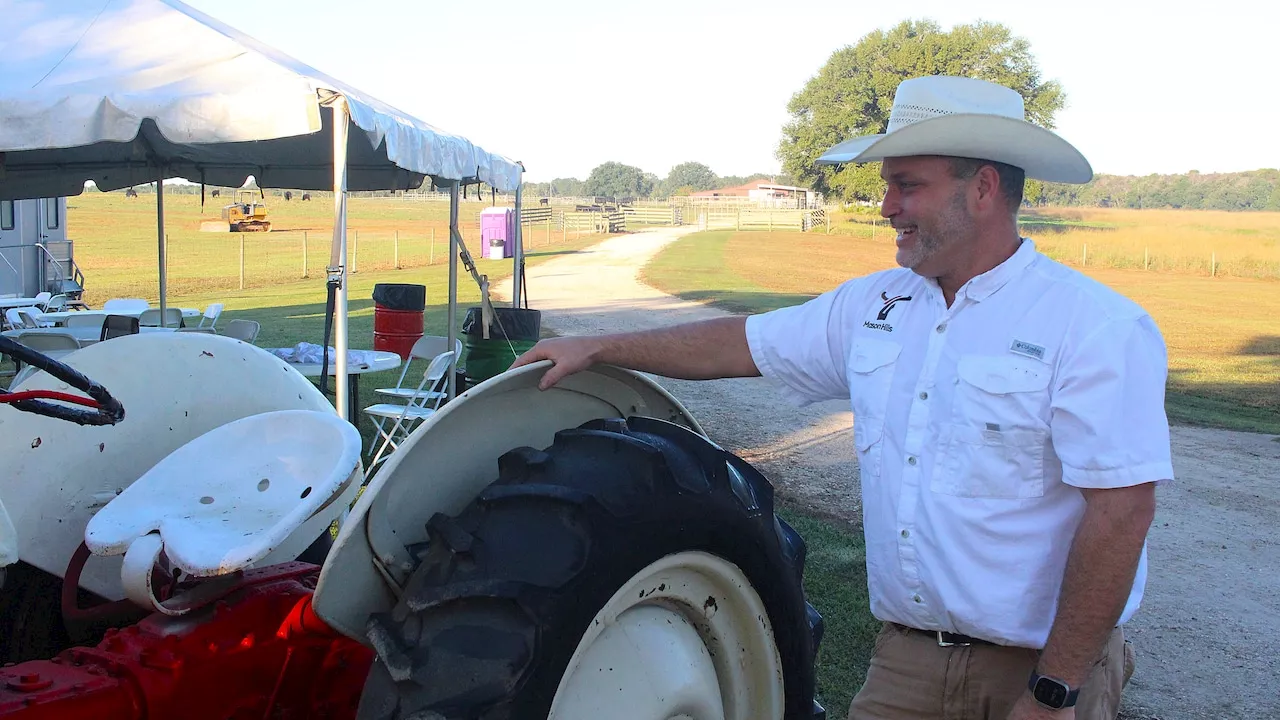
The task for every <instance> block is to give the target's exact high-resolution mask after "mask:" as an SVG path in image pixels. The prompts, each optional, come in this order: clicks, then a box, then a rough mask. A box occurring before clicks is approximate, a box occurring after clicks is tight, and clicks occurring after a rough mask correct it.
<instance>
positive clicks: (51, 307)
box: [39, 295, 67, 313]
mask: <svg viewBox="0 0 1280 720" xmlns="http://www.w3.org/2000/svg"><path fill="white" fill-rule="evenodd" d="M39 309H40V311H42V312H50V313H51V312H62V311H63V310H66V309H67V296H66V295H54V296H53V297H51V298H49V299H48V300H46V301H45V302H44V305H43V306H41V307H40V308H39Z"/></svg>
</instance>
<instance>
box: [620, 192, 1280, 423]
mask: <svg viewBox="0 0 1280 720" xmlns="http://www.w3.org/2000/svg"><path fill="white" fill-rule="evenodd" d="M1147 213H1149V214H1150V217H1151V218H1152V219H1151V221H1150V223H1151V224H1150V225H1144V224H1143V222H1144V221H1143V220H1142V218H1144V217H1146V214H1147ZM868 219H869V218H868ZM1055 221H1058V222H1061V223H1063V224H1065V225H1066V226H1067V227H1068V228H1073V229H1068V230H1065V231H1062V232H1048V233H1046V234H1044V236H1043V237H1044V238H1045V239H1043V240H1042V239H1041V237H1037V236H1036V231H1035V230H1034V229H1033V227H1032V226H1033V225H1035V224H1038V225H1039V226H1041V227H1043V226H1045V225H1049V224H1051V223H1052V222H1055ZM1104 221H1105V222H1107V223H1110V224H1111V225H1114V226H1116V228H1117V229H1116V230H1114V231H1107V232H1099V231H1094V230H1085V229H1075V228H1076V226H1074V225H1072V223H1079V222H1093V223H1098V222H1104ZM849 226H855V227H854V230H856V232H850V231H849ZM841 230H842V232H840V233H838V234H837V233H833V234H832V235H829V236H828V235H825V234H820V233H807V234H802V233H777V232H775V233H761V232H740V233H739V232H732V231H717V232H706V233H697V234H695V235H692V236H689V237H687V238H685V239H683V240H681V241H679V242H677V243H675V244H673V245H672V246H670V247H668V248H667V249H666V250H665V251H664V252H663V253H662V254H661V255H659V256H658V257H657V258H656V259H655V260H654V262H653V263H651V264H650V265H649V267H647V268H646V269H645V271H644V277H645V280H646V282H648V283H649V284H651V285H654V286H655V287H658V288H661V289H663V290H665V291H667V292H670V293H673V294H676V295H680V296H681V297H685V298H687V299H692V300H701V301H707V302H712V303H715V304H717V305H720V306H722V307H724V308H726V309H729V310H732V311H735V312H760V311H764V310H770V309H773V308H777V307H782V306H784V305H791V304H795V303H798V302H803V301H805V300H807V299H809V298H811V297H813V296H815V295H817V294H818V293H821V292H824V291H826V290H829V289H831V288H833V287H835V286H836V285H838V284H839V283H840V282H843V281H844V280H846V279H848V278H850V277H854V276H857V275H862V274H865V273H869V272H874V271H877V270H882V269H885V268H888V267H892V266H893V246H892V239H893V236H892V234H891V232H892V231H891V230H889V229H887V228H886V227H885V225H884V221H883V220H881V221H880V226H879V227H878V228H876V229H874V232H875V236H874V239H873V236H872V233H873V227H872V226H871V225H870V224H869V223H845V227H842V228H841ZM1024 235H1029V236H1031V237H1033V239H1035V240H1036V242H1037V246H1038V247H1041V248H1043V249H1044V250H1045V251H1046V252H1047V254H1049V255H1050V256H1051V257H1052V256H1055V255H1056V256H1057V257H1056V258H1055V259H1058V260H1059V261H1062V262H1066V263H1068V264H1070V265H1073V266H1076V267H1078V268H1079V269H1081V270H1082V271H1084V272H1085V273H1086V274H1088V275H1090V276H1091V277H1093V278H1095V279H1097V280H1099V281H1101V282H1103V283H1105V284H1107V285H1108V286H1110V287H1112V288H1114V289H1115V290H1117V291H1118V292H1120V293H1123V294H1124V295H1126V296H1128V297H1130V298H1132V299H1133V300H1134V301H1136V302H1138V303H1139V304H1141V305H1142V306H1143V307H1144V308H1146V310H1147V311H1148V312H1150V313H1151V315H1152V317H1154V318H1155V320H1156V322H1157V323H1158V324H1159V326H1160V329H1161V331H1162V332H1163V334H1164V338H1165V342H1166V344H1167V345H1168V348H1169V385H1168V411H1169V416H1170V419H1171V420H1173V421H1175V422H1183V423H1191V424H1201V425H1208V426H1214V427H1224V428H1231V429H1238V430H1254V431H1260V432H1270V433H1280V273H1278V274H1277V276H1276V278H1275V279H1264V278H1260V277H1238V276H1236V275H1234V274H1229V273H1225V272H1221V271H1220V272H1219V273H1218V275H1217V277H1211V276H1210V274H1209V273H1208V272H1207V271H1198V270H1196V269H1195V267H1194V266H1193V265H1192V264H1191V263H1190V260H1187V262H1186V263H1183V264H1181V265H1176V264H1175V265H1171V266H1169V267H1166V268H1165V269H1152V270H1146V271H1144V270H1142V269H1141V266H1140V265H1139V267H1137V268H1136V269H1135V268H1124V267H1111V266H1103V265H1102V261H1101V259H1100V258H1107V257H1112V258H1120V259H1123V258H1126V257H1128V255H1126V253H1127V252H1129V250H1126V248H1132V247H1141V245H1134V243H1144V242H1147V241H1149V242H1151V244H1152V252H1153V254H1155V255H1156V256H1157V257H1171V258H1177V257H1183V258H1190V255H1188V254H1187V253H1189V252H1191V250H1190V249H1191V248H1192V247H1198V246H1199V245H1197V244H1198V243H1202V242H1203V243H1204V246H1205V247H1208V246H1209V245H1213V246H1216V247H1220V248H1223V250H1222V252H1223V253H1226V254H1227V257H1228V258H1236V259H1242V258H1255V259H1257V261H1256V262H1255V261H1250V262H1251V263H1253V264H1252V265H1248V267H1261V268H1266V267H1269V265H1267V264H1266V263H1275V264H1276V266H1277V268H1280V247H1277V244H1278V243H1280V214H1275V213H1252V214H1247V213H1236V214H1230V213H1217V212H1202V211H1186V212H1183V211H1147V210H1140V211H1082V212H1077V211H1075V210H1068V211H1064V212H1061V213H1059V212H1058V211H1053V212H1043V213H1041V214H1039V215H1037V216H1036V220H1035V221H1034V223H1030V222H1029V223H1028V224H1027V227H1024ZM1080 237H1086V238H1088V239H1089V240H1088V241H1089V244H1090V248H1091V250H1090V257H1091V258H1094V259H1096V263H1095V262H1094V261H1091V262H1090V263H1089V264H1086V265H1084V266H1081V265H1080V257H1079V256H1078V255H1077V254H1076V252H1078V251H1070V244H1071V243H1073V242H1076V240H1077V239H1078V238H1080ZM1159 238H1166V242H1165V244H1164V245H1160V244H1158V243H1157V240H1158V239H1159ZM1107 243H1111V244H1107ZM1064 248H1066V250H1064ZM1095 253H1096V254H1095ZM1220 257H1221V256H1220ZM1139 262H1141V256H1139ZM1240 262H1241V263H1243V260H1240ZM1116 263H1117V264H1118V263H1119V260H1117V261H1116ZM1206 265H1207V262H1206ZM1236 267H1245V265H1237V266H1236Z"/></svg>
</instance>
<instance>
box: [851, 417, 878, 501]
mask: <svg viewBox="0 0 1280 720" xmlns="http://www.w3.org/2000/svg"><path fill="white" fill-rule="evenodd" d="M883 440H884V421H883V420H881V419H880V418H874V417H854V419H853V445H854V447H855V448H856V449H857V451H858V470H859V472H860V473H861V475H862V486H863V487H866V486H868V485H869V484H871V481H873V480H876V479H878V478H879V477H880V456H881V454H882V448H883V447H884V443H883V442H882V441H883Z"/></svg>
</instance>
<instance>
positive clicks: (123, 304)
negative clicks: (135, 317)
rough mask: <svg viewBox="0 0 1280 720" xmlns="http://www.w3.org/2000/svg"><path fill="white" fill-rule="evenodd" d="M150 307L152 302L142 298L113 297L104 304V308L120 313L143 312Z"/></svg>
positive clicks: (110, 311)
mask: <svg viewBox="0 0 1280 720" xmlns="http://www.w3.org/2000/svg"><path fill="white" fill-rule="evenodd" d="M149 307H151V303H149V302H147V301H146V300H143V299H142V298H113V299H111V300H108V301H106V302H105V303H103V304H102V309H103V310H105V311H107V312H109V313H116V314H119V315H129V314H132V313H141V312H142V311H143V310H146V309H147V308H149Z"/></svg>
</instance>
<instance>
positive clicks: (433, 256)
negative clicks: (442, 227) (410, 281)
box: [427, 228, 436, 265]
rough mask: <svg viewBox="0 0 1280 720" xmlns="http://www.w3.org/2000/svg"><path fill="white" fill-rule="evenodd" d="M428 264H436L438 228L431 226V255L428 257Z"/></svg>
mask: <svg viewBox="0 0 1280 720" xmlns="http://www.w3.org/2000/svg"><path fill="white" fill-rule="evenodd" d="M427 264H428V265H435V264H436V229H435V228H431V255H430V256H429V257H428V258H427Z"/></svg>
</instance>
